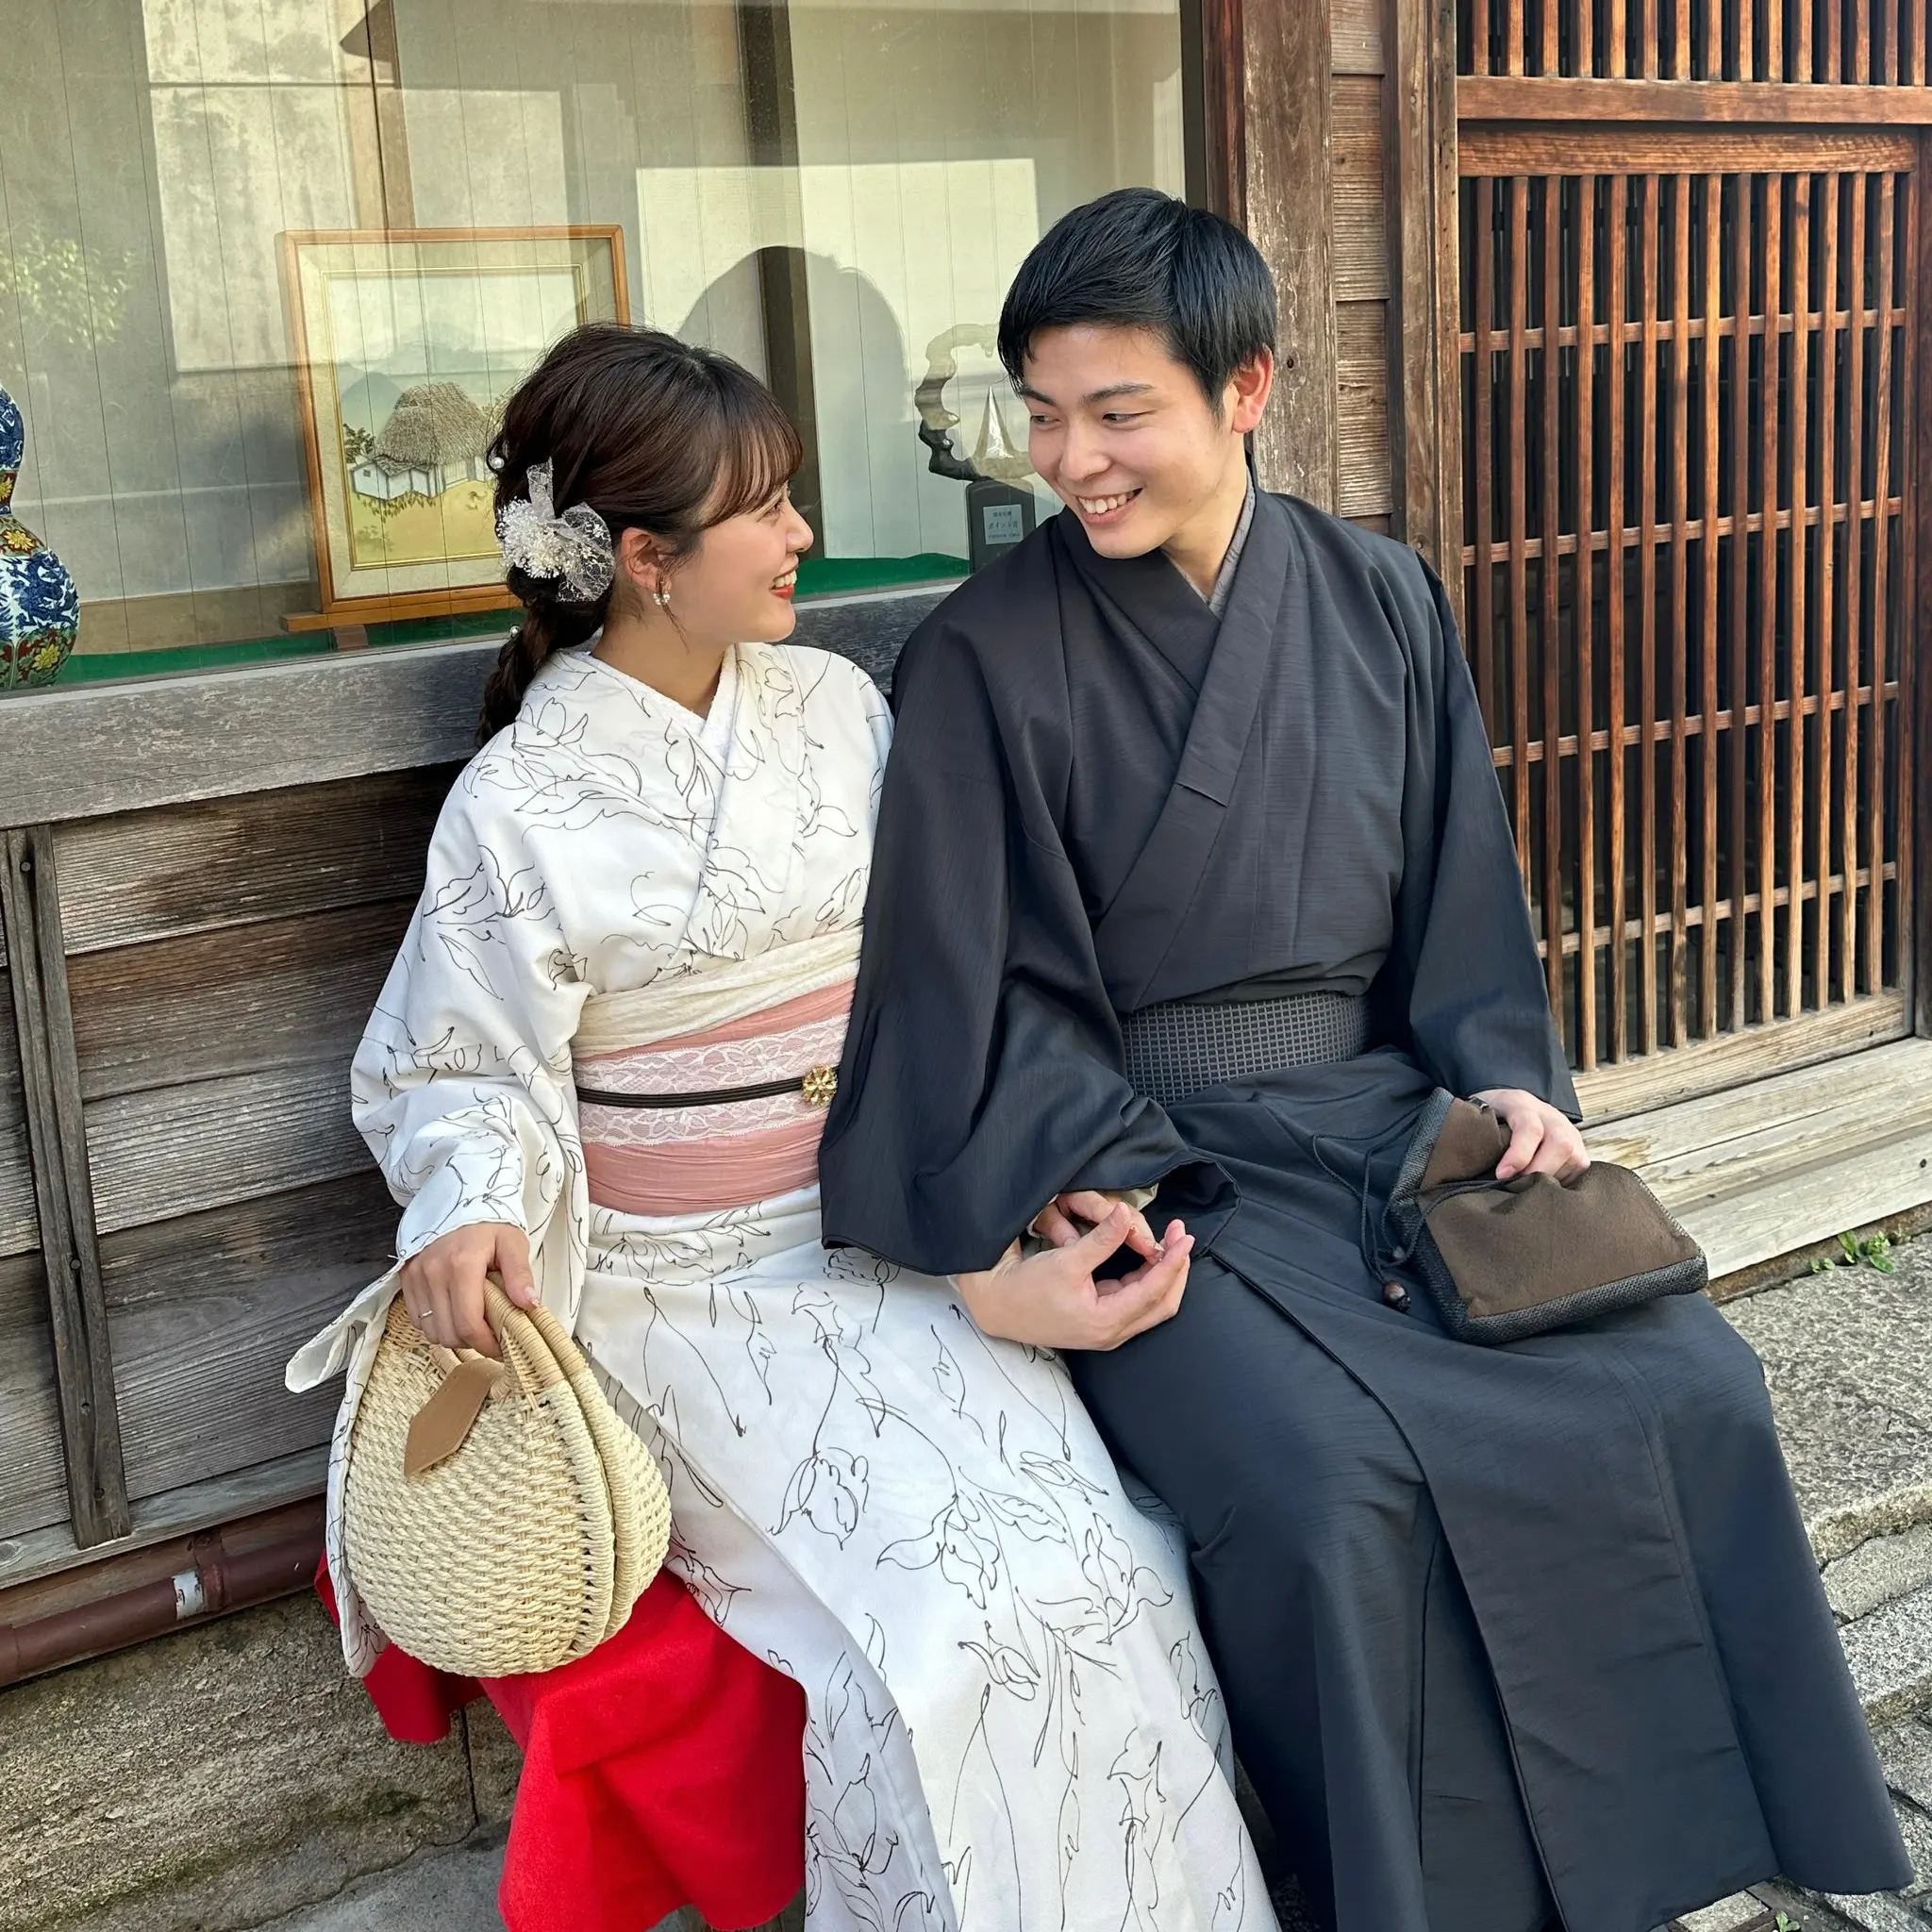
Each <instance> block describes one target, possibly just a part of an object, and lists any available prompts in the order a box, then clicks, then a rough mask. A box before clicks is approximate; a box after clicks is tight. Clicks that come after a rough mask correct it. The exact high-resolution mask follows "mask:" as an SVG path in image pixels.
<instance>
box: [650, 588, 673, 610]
mask: <svg viewBox="0 0 1932 1932" xmlns="http://www.w3.org/2000/svg"><path fill="white" fill-rule="evenodd" d="M651 601H652V602H653V603H654V604H655V605H657V607H658V609H659V610H663V611H669V610H670V608H671V591H670V590H669V589H668V588H667V587H666V586H665V585H663V584H659V585H658V588H657V589H656V590H655V591H652V592H651Z"/></svg>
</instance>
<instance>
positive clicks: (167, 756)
mask: <svg viewBox="0 0 1932 1932" xmlns="http://www.w3.org/2000/svg"><path fill="white" fill-rule="evenodd" d="M496 653H497V645H496V644H495V643H494V642H490V643H483V644H443V645H438V646H434V647H430V648H425V649H421V650H404V649H395V650H386V651H364V652H356V653H351V654H349V655H346V656H342V657H338V658H328V659H321V660H316V661H313V662H309V661H304V662H303V663H302V664H301V665H300V666H299V667H298V666H296V665H293V664H280V665H270V666H267V667H265V668H261V669H253V670H246V671H208V672H201V673H198V674H197V675H194V676H192V677H181V678H164V679H158V680H156V681H155V682H153V683H145V682H134V683H130V684H125V685H103V686H99V687H96V688H94V689H92V690H89V689H76V690H75V691H58V690H57V691H23V692H20V693H17V694H16V695H14V696H12V697H9V698H8V701H7V703H6V704H5V705H0V825H5V824H33V823H37V822H43V821H50V820H55V819H59V820H68V819H78V818H93V817H97V816H100V815H102V814H104V813H108V812H124V811H138V810H141V809H142V808H146V807H150V806H158V805H177V804H180V803H182V802H183V801H184V800H188V799H193V798H231V797H237V796H241V795H242V794H245V793H252V792H262V791H273V790H277V789H281V788H285V787H288V786H291V785H318V784H324V783H326V782H328V781H330V780H333V779H339V778H355V777H362V776H364V775H366V774H371V773H377V772H400V771H410V770H415V769H417V768H420V767H422V766H425V765H440V764H446V763H448V762H450V761H451V760H458V761H460V760H462V759H464V758H468V757H469V756H470V754H471V753H472V752H473V751H474V750H475V742H476V713H477V707H478V704H479V702H480V700H481V698H482V692H483V679H484V676H485V674H486V673H487V672H488V670H489V668H490V666H491V664H492V663H493V662H494V661H495V658H496ZM339 718H353V719H354V720H355V728H354V729H353V730H341V731H339V730H334V729H332V728H330V725H331V721H332V720H335V719H339Z"/></svg>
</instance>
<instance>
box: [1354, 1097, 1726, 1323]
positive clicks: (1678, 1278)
mask: <svg viewBox="0 0 1932 1932" xmlns="http://www.w3.org/2000/svg"><path fill="white" fill-rule="evenodd" d="M1508 1146H1509V1130H1508V1129H1507V1127H1506V1126H1505V1125H1504V1124H1503V1123H1502V1121H1501V1119H1500V1118H1499V1117H1498V1116H1497V1115H1495V1114H1494V1113H1491V1111H1490V1109H1489V1108H1484V1107H1478V1106H1476V1105H1475V1104H1474V1102H1472V1101H1467V1100H1458V1099H1457V1098H1456V1097H1455V1095H1454V1094H1451V1093H1447V1092H1445V1091H1442V1090H1441V1089H1438V1090H1437V1091H1436V1093H1435V1095H1434V1097H1433V1098H1432V1099H1431V1100H1430V1102H1429V1104H1428V1106H1427V1107H1426V1108H1424V1109H1423V1115H1422V1119H1421V1120H1420V1121H1419V1122H1418V1123H1417V1124H1416V1128H1415V1132H1414V1134H1413V1135H1412V1136H1411V1137H1410V1139H1409V1143H1408V1151H1407V1154H1406V1155H1405V1156H1404V1158H1403V1163H1402V1170H1401V1172H1400V1174H1398V1175H1397V1176H1396V1181H1395V1187H1394V1190H1393V1191H1392V1192H1391V1195H1390V1197H1389V1208H1388V1213H1387V1217H1386V1220H1385V1223H1384V1226H1385V1228H1386V1230H1387V1231H1388V1232H1389V1233H1390V1234H1391V1235H1392V1236H1393V1237H1394V1239H1395V1241H1396V1243H1397V1245H1396V1247H1395V1248H1394V1250H1393V1252H1392V1253H1386V1254H1385V1258H1386V1259H1388V1260H1389V1261H1391V1262H1392V1263H1393V1264H1394V1265H1396V1266H1398V1267H1407V1268H1410V1269H1412V1270H1413V1272H1414V1273H1415V1274H1417V1275H1419V1276H1420V1277H1421V1279H1422V1282H1423V1285H1424V1287H1425V1288H1426V1289H1427V1290H1428V1291H1429V1294H1430V1297H1431V1298H1432V1299H1433V1300H1434V1302H1435V1304H1436V1307H1437V1309H1438V1311H1439V1312H1440V1313H1441V1317H1442V1323H1443V1325H1444V1326H1445V1327H1446V1328H1447V1329H1448V1330H1449V1332H1450V1333H1451V1334H1452V1335H1454V1336H1456V1337H1457V1339H1458V1340H1460V1341H1481V1342H1491V1343H1494V1342H1499V1341H1522V1340H1523V1338H1524V1336H1528V1335H1541V1334H1542V1333H1543V1332H1544V1331H1545V1330H1546V1329H1551V1328H1561V1327H1565V1326H1567V1325H1568V1324H1571V1323H1573V1322H1584V1321H1588V1320H1589V1319H1590V1318H1591V1316H1593V1315H1602V1314H1607V1313H1608V1312H1609V1311H1610V1310H1612V1309H1614V1308H1627V1307H1635V1306H1636V1305H1637V1304H1638V1303H1640V1302H1648V1301H1655V1300H1657V1298H1658V1297H1659V1296H1660V1295H1667V1294H1690V1293H1691V1292H1692V1291H1695V1290H1698V1289H1701V1288H1702V1287H1703V1286H1704V1285H1705V1281H1706V1279H1707V1271H1706V1267H1705V1260H1704V1254H1703V1251H1702V1250H1701V1249H1700V1248H1699V1247H1698V1245H1697V1243H1696V1242H1695V1241H1692V1240H1691V1237H1690V1236H1689V1235H1688V1234H1686V1233H1685V1232H1684V1230H1683V1229H1682V1228H1681V1227H1679V1226H1678V1225H1677V1224H1676V1223H1675V1222H1674V1220H1672V1218H1671V1217H1670V1215H1669V1214H1667V1213H1666V1212H1665V1211H1664V1208H1663V1207H1662V1204H1661V1203H1659V1202H1658V1200H1657V1196H1656V1195H1655V1194H1653V1193H1652V1192H1651V1191H1650V1190H1649V1189H1648V1188H1647V1187H1645V1186H1644V1184H1643V1183H1642V1182H1641V1180H1639V1179H1638V1177H1637V1176H1636V1175H1635V1174H1632V1173H1631V1171H1630V1170H1629V1169H1628V1168H1627V1167H1619V1166H1617V1165H1616V1164H1615V1163H1614V1162H1611V1161H1607V1160H1599V1161H1593V1162H1592V1163H1591V1165H1590V1166H1589V1167H1588V1168H1587V1169H1585V1171H1584V1172H1583V1173H1582V1174H1578V1175H1577V1176H1576V1177H1575V1179H1574V1180H1569V1181H1559V1180H1557V1178H1556V1177H1555V1176H1554V1175H1552V1174H1520V1175H1518V1176H1517V1178H1516V1179H1514V1180H1509V1181H1499V1180H1497V1178H1496V1163H1497V1162H1498V1161H1499V1160H1501V1159H1502V1158H1503V1156H1504V1154H1505V1153H1506V1152H1507V1150H1508Z"/></svg>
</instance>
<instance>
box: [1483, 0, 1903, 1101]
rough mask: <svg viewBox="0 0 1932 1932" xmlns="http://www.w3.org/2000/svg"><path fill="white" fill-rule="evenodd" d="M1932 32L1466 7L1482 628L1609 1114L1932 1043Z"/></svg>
mask: <svg viewBox="0 0 1932 1932" xmlns="http://www.w3.org/2000/svg"><path fill="white" fill-rule="evenodd" d="M1927 4H1928V0H1845V4H1843V5H1840V0H1820V4H1819V5H1817V6H1815V7H1814V6H1813V4H1812V0H1766V4H1760V5H1759V6H1757V7H1756V8H1754V6H1753V4H1752V0H1721V4H1720V0H1710V4H1709V6H1708V8H1707V7H1706V6H1705V4H1704V0H1675V5H1674V6H1673V5H1672V4H1671V0H1661V5H1659V4H1658V0H1651V4H1650V6H1648V7H1645V6H1644V5H1642V4H1641V0H1630V4H1628V5H1627V6H1626V5H1625V4H1624V0H1615V4H1609V0H1606V4H1602V5H1599V6H1597V7H1596V8H1592V7H1591V0H1541V5H1538V4H1534V0H1530V4H1524V0H1492V4H1486V0H1467V6H1466V10H1465V14H1464V18H1463V21H1462V34H1461V40H1462V45H1461V66H1462V69H1463V74H1464V76H1465V77H1464V78H1462V79H1461V80H1460V82H1459V84H1458V92H1459V100H1458V118H1459V123H1460V127H1459V163H1458V165H1459V173H1460V175H1461V176H1462V179H1461V183H1460V195H1459V221H1460V253H1461V295H1460V300H1461V316H1460V340H1461V366H1462V394H1461V398H1460V403H1461V431H1462V441H1463V514H1464V539H1465V541H1464V548H1463V558H1462V561H1463V571H1464V581H1463V585H1462V590H1463V601H1464V610H1465V616H1466V621H1467V624H1468V629H1469V641H1470V655H1471V658H1472V662H1473V665H1474V670H1475V674H1476V680H1477V687H1478V691H1479V692H1480V694H1481V697H1482V701H1483V705H1484V709H1485V715H1486V717H1487V718H1488V721H1489V724H1490V727H1491V739H1492V741H1493V743H1494V745H1495V747H1496V762H1497V765H1498V768H1499V772H1500V774H1501V777H1502V780H1503V787H1504V791H1505V795H1506V797H1507V801H1508V804H1509V808H1510V812H1511V816H1512V820H1513V824H1514V826H1515V831H1516V840H1517V849H1518V854H1519V857H1520V858H1521V860H1522V864H1523V868H1524V878H1525V881H1526V883H1527V884H1528V887H1529V891H1530V895H1531V899H1532V902H1533V907H1534V911H1535V917H1536V921H1537V925H1538V931H1539V935H1540V942H1541V947H1542V950H1543V956H1544V959H1545V964H1546V968H1547V972H1548V979H1549V991H1550V997H1551V1001H1552V1004H1553V1007H1554V1008H1555V1010H1556V1011H1557V1015H1558V1018H1559V1020H1560V1022H1561V1024H1562V1028H1563V1033H1564V1038H1565V1041H1567V1043H1568V1044H1569V1047H1570V1050H1571V1055H1572V1058H1573V1061H1574V1064H1575V1065H1576V1066H1577V1068H1578V1069H1579V1070H1580V1072H1581V1074H1582V1079H1581V1083H1580V1084H1581V1085H1582V1086H1583V1088H1584V1090H1585V1097H1586V1104H1587V1105H1588V1106H1589V1107H1590V1108H1591V1111H1593V1112H1599V1113H1601V1112H1607V1111H1622V1110H1624V1109H1626V1108H1629V1107H1632V1106H1638V1105H1642V1104H1645V1103H1647V1102H1651V1101H1655V1100H1658V1099H1662V1098H1665V1097H1669V1096H1673V1095H1675V1094H1679V1093H1683V1092H1688V1091H1697V1090H1699V1089H1701V1088H1707V1087H1711V1086H1716V1085H1720V1084H1723V1083H1724V1082H1725V1081H1727V1080H1732V1079H1736V1078H1739V1077H1741V1076H1744V1075H1746V1074H1749V1073H1751V1072H1753V1071H1756V1070H1757V1069H1758V1068H1761V1067H1768V1066H1774V1065H1789V1064H1792V1063H1794V1062H1796V1061H1798V1060H1801V1059H1805V1058H1819V1057H1823V1056H1824V1055H1826V1054H1830V1053H1835V1052H1840V1051H1843V1050H1847V1049H1849V1048H1851V1047H1854V1046H1857V1045H1862V1044H1866V1043H1869V1042H1872V1041H1877V1040H1880V1039H1885V1038H1889V1037H1892V1036H1895V1035H1897V1034H1900V1033H1904V1032H1907V1031H1909V1030H1910V1024H1911V1023H1910V1001H1909V995H1910V990H1911V989H1910V979H1911V973H1912V965H1913V953H1914V947H1913V941H1912V932H1913V924H1912V919H1913V908H1912V896H1913V895H1912V891H1911V876H1912V866H1913V825H1912V817H1913V813H1912V801H1913V796H1914V792H1913V758H1914V750H1915V747H1914V733H1913V731H1912V729H1911V716H1912V710H1911V702H1910V698H1911V691H1912V686H1913V670H1914V664H1913V659H1914V657H1915V655H1916V650H1915V642H1914V640H1915V638H1916V637H1917V636H1918V635H1920V634H1921V630H1920V626H1921V625H1922V624H1923V623H1924V618H1923V616H1922V613H1921V610H1920V608H1919V607H1920V604H1921V602H1922V595H1921V593H1920V591H1918V589H1917V585H1918V581H1919V573H1920V570H1921V565H1922V561H1923V560H1924V559H1923V558H1922V555H1921V553H1922V550H1923V548H1924V539H1923V537H1922V534H1921V529H1920V524H1921V510H1922V503H1921V498H1922V496H1923V493H1924V492H1923V490H1922V488H1921V484H1920V478H1921V475H1922V473H1923V469H1924V436H1923V434H1922V433H1921V430H1920V428H1919V426H1918V424H1919V398H1918V386H1919V384H1920V382H1921V381H1923V380H1924V377H1923V375H1922V374H1921V372H1920V371H1919V369H1918V362H1919V359H1920V354H1921V347H1920V345H1921V344H1922V342H1923V341H1924V336H1923V330H1922V309H1923V308H1924V301H1925V297H1926V293H1927V291H1926V290H1925V289H1924V264H1925V262H1926V260H1927V255H1926V251H1925V246H1924V237H1923V235H1922V226H1923V216H1922V212H1921V208H1920V202H1921V198H1922V190H1921V185H1920V182H1921V160H1922V156H1923V152H1924V147H1923V143H1924V135H1923V131H1922V129H1923V125H1924V122H1925V121H1926V120H1927V119H1932V116H1928V115H1927V113H1926V111H1925V101H1926V94H1927V91H1926V90H1925V89H1924V78H1925V75H1926V66H1925V29H1926V9H1927ZM1786 117H1789V118H1788V119H1787V118H1786ZM1680 118H1681V120H1682V121H1684V122H1688V121H1690V120H1691V119H1693V118H1695V119H1699V120H1702V121H1703V123H1704V125H1665V124H1666V123H1667V122H1677V121H1679V119H1680ZM1834 120H1835V121H1836V123H1837V125H1833V123H1834ZM1801 121H1802V122H1803V123H1804V124H1805V125H1798V124H1799V123H1800V122H1801ZM1893 123H1895V125H1889V124H1893Z"/></svg>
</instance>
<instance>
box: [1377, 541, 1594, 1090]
mask: <svg viewBox="0 0 1932 1932" xmlns="http://www.w3.org/2000/svg"><path fill="white" fill-rule="evenodd" d="M1414 563H1415V575H1416V577H1417V578H1419V580H1420V581H1417V582H1415V583H1414V585H1413V589H1412V591H1411V590H1409V589H1408V587H1407V586H1405V587H1404V591H1402V592H1398V604H1399V611H1400V620H1401V621H1400V623H1399V625H1398V628H1399V629H1400V630H1401V631H1402V632H1403V633H1404V635H1405V637H1406V639H1407V643H1408V646H1409V652H1410V704H1409V721H1408V746H1407V774H1406V777H1405V782H1404V787H1403V801H1402V819H1403V847H1404V853H1403V876H1402V885H1401V888H1400V891H1399V892H1398V895H1397V903H1396V922H1395V925H1396V929H1395V941H1394V945H1393V947H1392V948H1391V954H1390V958H1389V960H1388V963H1387V966H1386V967H1385V969H1384V980H1385V985H1384V986H1382V987H1379V988H1378V989H1377V992H1378V996H1379V997H1381V998H1382V999H1384V1000H1385V1001H1387V1002H1388V1007H1389V1008H1392V1013H1391V1017H1392V1018H1393V1019H1394V1020H1395V1022H1396V1023H1397V1024H1398V1025H1402V1026H1406V1028H1407V1033H1408V1036H1409V1041H1410V1045H1411V1048H1412V1050H1413V1052H1414V1054H1415V1057H1416V1058H1417V1060H1418V1061H1419V1063H1420V1064H1421V1065H1422V1066H1423V1068H1424V1071H1426V1072H1427V1073H1428V1074H1430V1075H1431V1076H1432V1077H1433V1078H1434V1079H1435V1080H1436V1081H1437V1083H1438V1084H1439V1085H1441V1086H1442V1087H1446V1088H1447V1089H1448V1090H1449V1091H1451V1092H1453V1093H1460V1094H1469V1093H1478V1092H1481V1091H1484V1090H1486V1089H1488V1088H1491V1087H1520V1088H1523V1089H1524V1090H1525V1091H1528V1092H1531V1093H1534V1094H1537V1095H1538V1096H1539V1097H1540V1098H1541V1099H1543V1100H1546V1101H1548V1102H1549V1103H1550V1104H1551V1105H1552V1106H1554V1107H1557V1108H1561V1109H1562V1110H1563V1111H1564V1112H1565V1113H1568V1114H1569V1115H1571V1116H1572V1117H1573V1118H1575V1117H1576V1116H1577V1114H1578V1111H1579V1109H1578V1107H1577V1101H1576V1089H1575V1086H1574V1082H1573V1081H1572V1079H1571V1077H1570V1070H1569V1067H1568V1065H1567V1064H1566V1062H1565V1059H1564V1055H1563V1049H1562V1043H1561V1041H1560V1040H1559V1039H1558V1037H1557V1029H1556V1026H1555V1024H1554V1023H1553V1021H1552V1019H1551V1017H1550V1007H1549V999H1548V995H1547V993H1546V991H1545V990H1544V982H1543V972H1542V964H1541V960H1540V959H1539V958H1538V957H1537V950H1536V939H1535V936H1534V934H1533V933H1532V932H1531V930H1530V924H1529V908H1528V904H1527V902H1526V901H1525V899H1524V891H1523V875H1522V874H1521V873H1520V872H1519V871H1518V870H1517V863H1516V846H1515V841H1514V840H1513V839H1512V838H1511V836H1510V831H1509V821H1508V817H1507V813H1506V812H1505V810H1504V808H1503V797H1502V791H1501V788H1500V787H1499V786H1498V784H1497V782H1496V769H1495V761H1494V759H1493V758H1491V752H1490V740H1489V734H1488V732H1487V731H1486V730H1485V729H1484V726H1483V720H1482V711H1481V708H1480V707H1479V706H1478V705H1477V703H1476V694H1475V685H1474V681H1473V680H1472V678H1471V676H1470V673H1469V666H1468V664H1467V662H1466V661H1465V660H1464V658H1463V655H1462V645H1461V641H1460V640H1459V639H1458V638H1457V631H1456V619H1455V617H1454V615H1453V614H1452V612H1451V611H1450V608H1449V602H1448V599H1447V598H1446V597H1445V596H1444V594H1443V591H1442V586H1441V583H1440V582H1439V581H1438V580H1437V578H1436V576H1435V575H1434V573H1433V572H1431V571H1430V570H1429V568H1428V566H1427V565H1426V564H1424V563H1423V562H1422V561H1421V559H1420V558H1415V559H1414ZM1404 592H1406V594H1405V593H1404Z"/></svg>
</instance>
